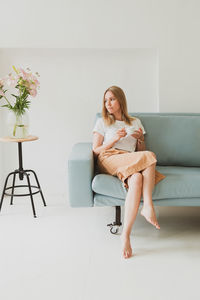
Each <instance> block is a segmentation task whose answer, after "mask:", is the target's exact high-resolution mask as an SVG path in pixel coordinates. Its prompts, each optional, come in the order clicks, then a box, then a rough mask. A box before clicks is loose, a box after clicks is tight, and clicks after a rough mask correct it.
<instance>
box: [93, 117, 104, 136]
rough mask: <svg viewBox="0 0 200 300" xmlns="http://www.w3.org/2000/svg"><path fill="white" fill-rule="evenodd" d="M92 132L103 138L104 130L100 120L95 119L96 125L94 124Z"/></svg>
mask: <svg viewBox="0 0 200 300" xmlns="http://www.w3.org/2000/svg"><path fill="white" fill-rule="evenodd" d="M92 132H93V133H94V132H98V133H100V134H101V135H103V136H104V133H105V130H104V124H103V120H102V118H98V119H97V121H96V124H95V126H94V128H93V130H92Z"/></svg>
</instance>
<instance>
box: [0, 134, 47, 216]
mask: <svg viewBox="0 0 200 300" xmlns="http://www.w3.org/2000/svg"><path fill="white" fill-rule="evenodd" d="M35 140H38V137H37V136H33V135H29V136H28V137H27V138H25V139H17V138H11V137H3V138H0V141H1V142H16V143H18V156H19V169H17V170H15V171H13V172H11V173H9V174H8V176H7V177H6V180H5V184H4V189H3V192H2V196H1V202H0V211H1V208H2V204H3V199H4V196H5V195H7V196H11V199H10V204H11V205H12V204H13V197H22V196H30V198H31V205H32V209H33V216H34V218H36V212H35V206H34V202H33V195H34V194H37V193H40V194H41V197H42V201H43V204H44V206H46V202H45V200H44V196H43V193H42V190H41V187H40V184H39V181H38V178H37V175H36V173H35V172H34V171H33V170H24V169H23V160H22V143H23V142H30V141H35ZM29 173H32V174H33V175H34V177H35V180H36V182H37V186H35V185H31V183H30V178H29V176H30V174H29ZM17 174H19V179H20V180H23V179H24V176H25V177H26V179H27V185H15V179H16V175H17ZM12 175H13V181H12V186H10V187H7V183H8V179H9V177H10V176H12ZM20 187H26V188H28V189H29V193H27V194H15V193H14V191H15V189H16V188H20ZM32 189H36V191H33V190H32ZM7 190H12V191H11V193H7V192H6V191H7Z"/></svg>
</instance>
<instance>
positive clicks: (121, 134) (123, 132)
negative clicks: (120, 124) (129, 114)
mask: <svg viewBox="0 0 200 300" xmlns="http://www.w3.org/2000/svg"><path fill="white" fill-rule="evenodd" d="M126 135H127V133H126V130H125V128H122V129H119V130H117V132H116V134H115V136H114V140H115V141H116V142H118V141H119V140H120V139H121V138H122V137H125V136H126Z"/></svg>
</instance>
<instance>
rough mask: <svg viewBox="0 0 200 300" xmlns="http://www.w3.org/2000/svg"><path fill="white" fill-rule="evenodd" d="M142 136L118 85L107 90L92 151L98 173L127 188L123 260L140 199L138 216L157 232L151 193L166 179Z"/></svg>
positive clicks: (129, 252)
mask: <svg viewBox="0 0 200 300" xmlns="http://www.w3.org/2000/svg"><path fill="white" fill-rule="evenodd" d="M145 133H146V132H145V129H144V127H143V125H142V123H141V121H140V120H139V119H138V118H133V117H131V116H129V115H128V110H127V103H126V96H125V94H124V92H123V90H122V89H121V88H119V87H117V86H111V87H109V88H108V89H107V90H106V91H105V93H104V97H103V108H102V118H99V119H98V120H97V122H96V124H95V127H94V129H93V152H94V155H95V156H97V164H98V167H99V170H100V172H101V173H106V174H111V175H114V176H117V177H118V178H119V179H120V180H121V181H122V182H123V185H124V187H125V188H127V189H128V192H127V196H126V200H125V212H124V226H123V231H122V234H121V240H122V249H123V256H124V258H129V257H131V256H132V248H131V243H130V233H131V229H132V226H133V223H134V221H135V218H136V216H137V212H138V208H139V205H140V200H141V196H143V207H142V209H141V215H142V216H144V217H145V219H146V220H147V221H148V222H150V223H151V224H152V225H154V226H155V227H156V228H157V229H160V226H159V224H158V221H157V219H156V214H155V210H154V205H153V201H152V191H153V188H154V185H155V184H157V183H158V182H159V181H160V180H162V179H163V178H165V176H164V175H163V174H161V173H159V172H158V171H157V170H155V166H156V162H157V160H156V156H155V154H154V153H153V152H151V151H145V142H144V134H145Z"/></svg>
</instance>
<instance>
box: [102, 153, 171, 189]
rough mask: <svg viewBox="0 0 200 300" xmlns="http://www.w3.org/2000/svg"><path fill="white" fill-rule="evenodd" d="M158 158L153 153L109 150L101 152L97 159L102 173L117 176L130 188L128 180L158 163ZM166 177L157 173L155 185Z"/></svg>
mask: <svg viewBox="0 0 200 300" xmlns="http://www.w3.org/2000/svg"><path fill="white" fill-rule="evenodd" d="M156 162H157V160H156V156H155V154H154V153H153V152H151V151H138V152H128V151H125V150H119V149H114V148H112V149H108V150H103V151H102V152H100V154H99V155H98V158H97V166H98V169H99V172H100V173H104V174H110V175H113V176H117V177H118V178H119V179H120V180H121V181H122V182H123V184H124V187H125V188H128V184H127V181H126V180H127V178H128V177H129V176H130V175H132V174H134V173H136V172H140V171H142V170H144V169H146V168H147V167H149V166H151V165H152V164H153V163H156ZM165 177H166V176H165V175H163V174H161V173H160V172H158V171H157V170H156V171H155V184H157V183H158V182H159V181H160V180H162V179H164V178H165Z"/></svg>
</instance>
